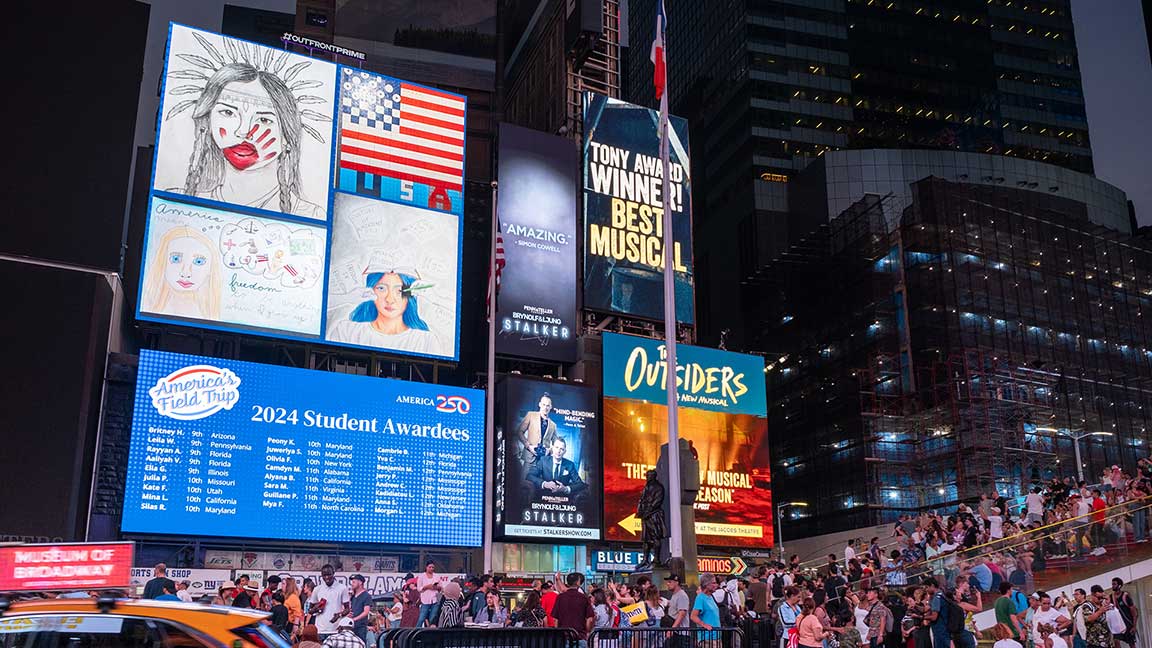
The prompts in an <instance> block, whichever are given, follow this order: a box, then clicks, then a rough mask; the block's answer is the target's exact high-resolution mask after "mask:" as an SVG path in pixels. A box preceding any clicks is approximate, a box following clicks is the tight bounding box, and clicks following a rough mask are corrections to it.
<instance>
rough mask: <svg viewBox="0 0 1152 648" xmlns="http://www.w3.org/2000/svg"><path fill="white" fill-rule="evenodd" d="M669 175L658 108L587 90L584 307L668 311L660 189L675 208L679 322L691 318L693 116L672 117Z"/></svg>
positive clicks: (651, 315)
mask: <svg viewBox="0 0 1152 648" xmlns="http://www.w3.org/2000/svg"><path fill="white" fill-rule="evenodd" d="M670 119H671V125H672V128H671V129H670V132H669V160H670V162H671V167H670V171H669V175H670V176H671V182H670V183H665V182H664V178H663V177H662V176H663V166H662V164H661V161H660V136H659V131H658V124H659V113H658V112H657V111H655V110H651V109H648V108H644V107H642V106H635V105H633V104H630V103H626V102H624V101H620V100H619V99H612V98H609V97H605V96H602V95H598V94H592V93H585V95H584V223H585V229H584V237H585V240H584V307H585V308H588V309H591V310H600V311H609V312H615V313H622V314H625V315H631V316H634V317H640V318H646V319H662V318H663V317H664V243H665V240H666V237H665V236H664V221H663V214H664V209H663V206H662V204H663V198H662V196H663V193H664V191H665V190H666V189H665V188H666V187H667V191H668V195H669V205H670V206H671V208H672V227H673V232H672V240H673V242H674V248H673V252H674V254H675V257H674V264H675V266H674V269H675V272H676V318H677V321H680V322H685V323H691V322H692V321H693V314H694V310H693V298H694V296H693V285H694V279H693V270H692V182H691V177H690V175H689V173H690V168H689V149H688V122H687V121H686V120H684V119H681V118H679V117H671V118H670Z"/></svg>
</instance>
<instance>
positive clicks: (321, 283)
mask: <svg viewBox="0 0 1152 648" xmlns="http://www.w3.org/2000/svg"><path fill="white" fill-rule="evenodd" d="M466 109H467V100H466V98H465V97H463V96H461V95H456V94H452V93H447V92H443V91H441V90H437V89H435V88H429V87H426V86H421V85H418V84H414V83H409V82H407V81H402V80H400V79H394V78H392V77H386V76H381V75H377V74H373V73H369V72H365V71H363V70H360V69H352V68H344V67H342V66H338V65H335V64H333V63H329V62H326V61H322V60H318V59H312V58H309V57H305V56H301V55H298V54H294V53H292V52H289V51H285V50H279V49H273V48H268V47H264V46H262V45H257V44H255V43H248V42H245V41H241V40H238V39H234V38H228V37H225V36H221V35H219V34H213V33H211V32H205V31H200V30H196V29H192V28H189V27H185V26H182V25H175V24H174V25H172V26H171V29H170V32H169V41H168V52H167V59H166V61H165V74H164V79H163V84H162V88H161V106H160V114H159V127H158V133H157V140H156V155H155V162H154V166H153V179H152V192H151V197H150V207H149V211H148V218H149V220H148V224H147V227H146V230H145V251H144V256H143V263H142V266H143V267H142V268H141V281H140V299H139V300H138V306H137V313H136V314H137V318H139V319H142V320H152V321H160V322H167V323H176V324H183V325H187V326H197V327H201V328H211V329H220V330H230V331H239V332H245V333H256V334H263V335H270V336H276V337H283V338H288V339H294V340H302V341H308V342H325V343H329V344H336V345H344V346H355V347H361V348H368V349H373V350H378V351H385V352H389V353H397V354H406V355H416V356H425V357H431V358H444V359H451V360H455V359H457V358H458V357H459V350H458V346H459V344H458V340H459V330H458V323H459V300H460V296H459V287H460V263H459V261H460V251H461V246H462V244H463V231H462V229H461V227H460V215H461V214H462V213H463V204H464V200H463V189H464V148H465V146H464V144H465V136H464V134H465V122H466ZM332 290H335V291H337V292H335V293H332V292H330V291H332Z"/></svg>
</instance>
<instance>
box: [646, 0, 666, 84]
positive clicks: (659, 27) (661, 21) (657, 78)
mask: <svg viewBox="0 0 1152 648" xmlns="http://www.w3.org/2000/svg"><path fill="white" fill-rule="evenodd" d="M667 28H668V14H666V13H664V0H656V35H655V36H653V37H652V52H651V54H650V55H649V58H651V59H652V65H653V66H654V69H653V74H652V84H653V85H654V86H655V87H656V98H657V99H661V98H663V96H664V86H665V85H666V84H667V82H668V67H667V61H666V60H665V58H664V33H665V31H666V30H667Z"/></svg>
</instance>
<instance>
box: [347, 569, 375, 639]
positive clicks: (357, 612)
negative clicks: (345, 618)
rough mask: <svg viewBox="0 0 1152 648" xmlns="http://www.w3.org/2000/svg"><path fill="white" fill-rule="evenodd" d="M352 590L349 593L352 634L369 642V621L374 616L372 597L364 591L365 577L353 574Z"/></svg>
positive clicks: (349, 582)
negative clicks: (371, 615)
mask: <svg viewBox="0 0 1152 648" xmlns="http://www.w3.org/2000/svg"><path fill="white" fill-rule="evenodd" d="M348 584H349V585H351V586H352V590H351V591H350V592H349V593H348V608H349V613H350V614H351V615H352V624H353V625H352V632H353V633H354V634H355V635H356V636H357V637H360V640H361V641H363V642H365V643H367V642H368V621H369V618H368V617H369V615H370V614H372V595H371V594H369V593H368V590H366V589H364V576H362V575H360V574H353V575H352V576H351V577H350V578H349V579H348Z"/></svg>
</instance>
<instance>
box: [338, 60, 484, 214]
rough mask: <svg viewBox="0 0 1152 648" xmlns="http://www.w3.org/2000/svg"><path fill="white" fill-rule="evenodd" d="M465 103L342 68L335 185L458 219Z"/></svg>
mask: <svg viewBox="0 0 1152 648" xmlns="http://www.w3.org/2000/svg"><path fill="white" fill-rule="evenodd" d="M466 109H467V98H466V97H464V96H462V95H457V94H452V93H450V92H444V91H442V90H437V89H435V88H429V87H427V86H422V85H417V84H414V83H408V82H407V81H401V80H399V79H394V78H392V77H386V76H381V75H378V74H371V73H369V72H364V71H361V70H354V69H350V68H342V70H341V75H340V149H339V154H338V164H337V166H338V170H339V173H338V185H337V186H338V187H339V189H340V190H342V191H347V192H349V193H355V194H359V195H362V196H369V197H372V198H378V199H381V200H387V201H389V202H398V203H404V204H408V205H413V206H416V207H425V208H428V209H437V210H440V211H446V212H451V213H453V214H462V213H463V209H464V199H463V188H464V126H465V111H466Z"/></svg>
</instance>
